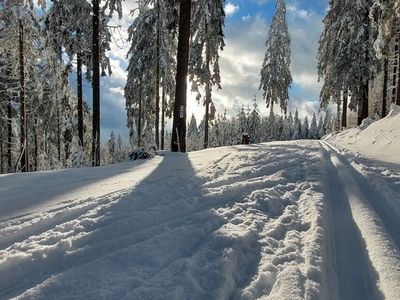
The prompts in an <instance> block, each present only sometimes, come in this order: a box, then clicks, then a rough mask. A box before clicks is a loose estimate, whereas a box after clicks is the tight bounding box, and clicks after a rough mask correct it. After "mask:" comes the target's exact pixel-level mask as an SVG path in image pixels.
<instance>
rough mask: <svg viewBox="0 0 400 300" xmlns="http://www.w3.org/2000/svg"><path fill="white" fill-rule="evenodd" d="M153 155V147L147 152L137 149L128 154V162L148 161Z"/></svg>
mask: <svg viewBox="0 0 400 300" xmlns="http://www.w3.org/2000/svg"><path fill="white" fill-rule="evenodd" d="M155 153H156V152H155V148H154V147H150V149H149V150H146V149H145V148H138V149H136V150H134V151H132V152H131V153H129V159H130V160H137V159H149V158H153V157H154V155H155Z"/></svg>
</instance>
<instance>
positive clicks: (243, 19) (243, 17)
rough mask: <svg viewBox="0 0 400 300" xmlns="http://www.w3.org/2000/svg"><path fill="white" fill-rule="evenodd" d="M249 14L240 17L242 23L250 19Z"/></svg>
mask: <svg viewBox="0 0 400 300" xmlns="http://www.w3.org/2000/svg"><path fill="white" fill-rule="evenodd" d="M250 18H251V17H250V14H247V15H246V16H242V21H244V22H245V21H247V20H248V19H250Z"/></svg>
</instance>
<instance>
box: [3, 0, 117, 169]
mask: <svg viewBox="0 0 400 300" xmlns="http://www.w3.org/2000/svg"><path fill="white" fill-rule="evenodd" d="M36 2H37V3H36ZM114 13H117V14H118V15H119V17H121V16H122V5H121V0H106V1H100V0H91V1H85V0H70V1H61V0H52V1H50V5H49V3H48V1H44V0H39V1H33V0H4V1H2V2H1V3H0V70H1V72H0V74H1V75H0V76H1V78H0V97H1V103H0V121H1V127H0V128H1V131H0V152H1V153H0V158H1V161H0V166H1V172H2V173H4V172H16V171H22V172H27V171H36V170H43V169H54V168H59V167H61V166H68V165H71V164H73V162H72V161H76V159H77V157H81V159H82V160H85V161H89V162H91V164H92V165H93V166H98V165H99V164H100V76H101V75H106V74H111V67H110V63H109V59H108V58H107V56H106V52H107V51H108V50H109V49H110V43H111V36H112V28H111V27H110V26H109V21H110V19H111V17H112V15H113V14H114ZM74 64H75V65H76V69H77V76H76V77H77V92H76V93H75V92H74V91H73V90H72V89H71V85H70V83H69V78H70V75H71V72H72V71H73V65H74ZM83 67H85V68H84V69H85V71H86V78H87V79H88V80H90V81H91V82H92V90H93V111H92V112H90V111H89V109H88V106H87V104H86V103H85V101H84V99H83V92H82V88H83V84H82V81H83V79H82V76H83ZM76 149H80V150H82V151H78V152H83V153H85V155H84V156H79V155H78V156H77V151H76Z"/></svg>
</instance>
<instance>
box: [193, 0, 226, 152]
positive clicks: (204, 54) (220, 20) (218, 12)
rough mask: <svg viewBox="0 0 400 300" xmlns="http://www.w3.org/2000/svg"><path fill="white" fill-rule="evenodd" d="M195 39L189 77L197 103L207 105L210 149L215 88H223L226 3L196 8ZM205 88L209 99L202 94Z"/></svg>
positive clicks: (202, 1) (205, 2) (201, 3)
mask: <svg viewBox="0 0 400 300" xmlns="http://www.w3.org/2000/svg"><path fill="white" fill-rule="evenodd" d="M192 15H193V17H192V24H191V26H192V38H191V42H190V59H189V74H190V81H191V83H192V90H193V91H194V92H196V93H197V97H196V98H197V100H198V101H199V102H200V101H202V100H203V101H202V102H203V104H204V106H205V119H204V122H205V126H204V130H205V132H204V148H207V147H208V140H209V135H208V131H209V123H210V121H211V120H213V118H214V117H215V116H213V114H210V106H211V105H212V97H211V95H212V88H213V86H216V87H217V88H218V89H220V88H221V76H220V69H219V51H220V50H223V47H224V46H225V43H224V33H223V27H224V23H225V12H224V1H223V0H216V1H209V0H198V1H194V3H193V8H192ZM201 89H204V94H205V97H203V96H202V94H201Z"/></svg>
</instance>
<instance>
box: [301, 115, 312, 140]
mask: <svg viewBox="0 0 400 300" xmlns="http://www.w3.org/2000/svg"><path fill="white" fill-rule="evenodd" d="M309 134H310V126H309V123H308V117H307V116H306V117H305V118H304V123H303V125H302V127H301V138H302V139H308V136H309Z"/></svg>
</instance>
